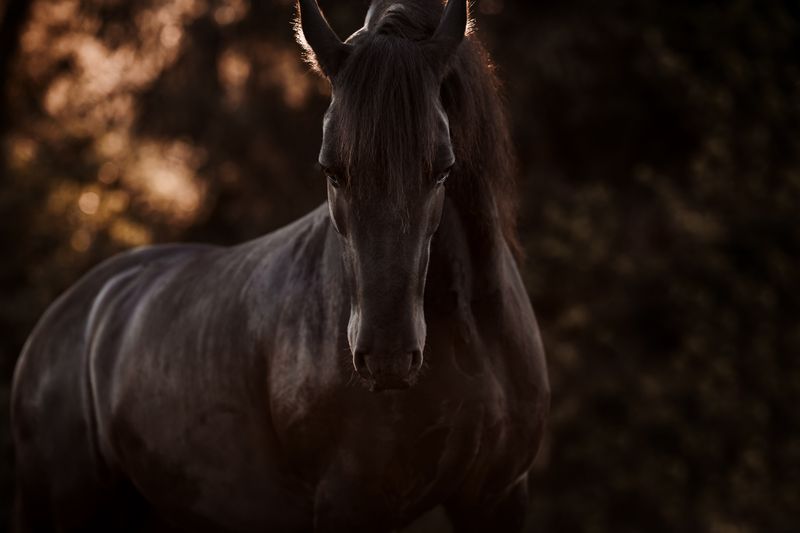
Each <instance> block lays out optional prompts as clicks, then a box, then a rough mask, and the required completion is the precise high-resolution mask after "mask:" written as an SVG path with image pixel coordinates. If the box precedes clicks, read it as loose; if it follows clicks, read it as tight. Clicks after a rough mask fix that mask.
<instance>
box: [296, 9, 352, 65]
mask: <svg viewBox="0 0 800 533" xmlns="http://www.w3.org/2000/svg"><path fill="white" fill-rule="evenodd" d="M297 4H298V9H297V19H296V20H295V24H294V30H295V37H296V39H297V42H298V43H300V46H302V47H303V50H305V52H306V60H307V61H308V62H309V63H310V64H311V65H312V66H313V67H314V68H315V69H317V70H318V71H320V72H322V74H324V75H325V76H327V77H328V79H333V77H334V76H336V73H337V72H339V69H340V68H341V67H342V64H343V63H344V61H345V59H347V56H348V55H349V54H350V46H349V45H347V44H345V43H343V42H342V40H341V39H339V36H338V35H336V32H334V31H333V29H331V27H330V25H329V24H328V21H327V20H325V16H324V15H323V14H322V11H320V9H319V5H318V4H317V0H299V1H298V3H297Z"/></svg>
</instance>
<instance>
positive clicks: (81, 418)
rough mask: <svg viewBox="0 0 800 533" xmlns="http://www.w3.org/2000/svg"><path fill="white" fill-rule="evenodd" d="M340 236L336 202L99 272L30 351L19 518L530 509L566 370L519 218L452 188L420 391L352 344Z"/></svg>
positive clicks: (364, 518) (181, 524)
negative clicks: (384, 376) (552, 374)
mask: <svg viewBox="0 0 800 533" xmlns="http://www.w3.org/2000/svg"><path fill="white" fill-rule="evenodd" d="M342 254H343V251H342V244H341V241H340V239H339V236H338V235H337V233H336V231H335V227H334V225H333V224H332V223H331V218H330V216H329V210H328V208H327V207H325V206H322V207H320V208H319V209H317V210H315V211H313V212H312V213H310V214H309V215H307V216H306V217H304V218H302V219H300V220H298V221H297V222H295V223H293V224H292V225H290V226H288V227H286V228H283V229H281V230H279V231H277V232H275V233H272V234H269V235H267V236H265V237H262V238H260V239H257V240H255V241H252V242H249V243H245V244H243V245H240V246H236V247H232V248H220V247H211V246H196V245H173V246H156V247H150V248H144V249H139V250H135V251H132V252H129V253H126V254H123V255H120V256H117V257H115V258H112V259H110V260H109V261H107V262H105V263H103V264H102V265H100V266H99V267H97V268H96V269H94V270H93V271H92V272H90V273H89V274H88V275H87V276H85V277H84V278H83V279H82V280H81V281H80V282H79V283H77V284H76V285H75V286H74V287H73V288H72V289H70V290H69V291H68V292H67V293H66V294H65V295H63V296H62V297H61V298H60V299H59V300H58V301H57V302H56V303H55V304H53V306H52V307H51V308H50V310H49V311H48V312H47V313H46V314H45V316H44V317H43V318H42V320H41V321H40V323H39V324H38V325H37V327H36V329H35V331H34V332H33V334H32V335H31V337H30V339H29V341H28V343H27V344H26V347H25V349H24V351H23V354H22V356H21V359H20V362H19V364H18V367H17V371H16V375H15V382H14V393H13V406H12V416H13V424H14V437H15V444H16V450H17V465H18V479H19V493H18V509H17V515H18V516H17V519H18V527H19V529H20V531H55V530H57V531H84V530H86V531H88V530H95V531H111V530H124V529H128V530H137V531H139V530H173V529H176V530H186V531H237V532H239V531H241V532H249V531H253V532H255V531H309V530H312V529H315V530H328V531H360V530H363V531H389V530H392V529H395V528H398V527H402V526H403V525H404V524H407V523H409V522H410V521H412V520H413V519H414V518H416V517H417V516H419V515H421V514H422V513H424V512H425V511H427V510H429V509H431V508H433V507H434V506H437V505H440V504H443V505H444V506H445V508H446V510H447V511H448V513H449V514H450V516H451V518H452V519H453V522H454V524H455V525H456V526H457V528H458V529H460V530H471V529H474V530H484V529H491V530H504V529H505V530H513V529H518V528H519V527H521V521H522V520H523V519H524V509H525V503H526V502H527V487H526V480H527V472H528V470H529V469H530V467H531V464H532V462H533V459H534V457H535V454H536V451H537V448H538V445H539V442H540V440H541V436H542V431H543V425H544V420H545V417H546V412H547V408H548V403H549V396H548V394H549V391H548V384H547V375H546V368H545V362H544V353H543V350H542V346H541V341H540V338H539V332H538V329H537V327H536V322H535V318H534V315H533V311H532V309H531V307H530V304H529V301H528V298H527V295H526V292H525V288H524V286H523V284H522V281H521V279H520V276H519V274H518V271H517V268H516V264H515V260H514V257H513V256H512V253H511V252H510V250H509V247H508V246H507V245H506V244H505V240H504V238H503V234H502V230H501V228H500V227H499V226H495V227H482V228H481V230H480V231H478V230H476V227H475V224H474V223H473V221H472V219H471V217H470V216H469V214H468V213H465V212H464V209H463V208H460V207H459V205H458V203H457V202H456V201H451V200H447V201H445V203H444V208H443V214H442V217H441V223H440V225H439V227H438V231H437V232H436V235H435V237H434V238H433V241H432V244H431V245H430V261H429V267H428V271H427V283H426V285H425V289H424V302H425V303H424V307H425V308H424V311H425V321H426V324H427V341H426V343H425V348H424V357H425V368H424V369H423V371H422V373H421V376H420V377H419V378H418V380H417V383H416V385H415V386H414V387H413V388H411V389H409V390H406V391H401V392H387V393H381V394H376V393H373V392H370V390H368V389H367V388H365V387H363V386H362V385H361V384H360V383H359V382H358V375H357V374H356V373H355V372H354V371H353V367H352V366H351V365H350V359H349V353H350V351H349V349H348V337H347V335H348V332H347V330H348V319H349V318H350V317H351V294H350V292H348V289H347V287H348V285H349V282H348V279H347V272H346V269H345V268H343V263H342Z"/></svg>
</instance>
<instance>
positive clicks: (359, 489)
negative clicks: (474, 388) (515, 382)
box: [284, 393, 532, 514]
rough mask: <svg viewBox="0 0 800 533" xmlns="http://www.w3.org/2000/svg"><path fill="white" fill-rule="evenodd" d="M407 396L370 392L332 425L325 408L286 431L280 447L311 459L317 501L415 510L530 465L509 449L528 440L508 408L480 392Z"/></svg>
mask: <svg viewBox="0 0 800 533" xmlns="http://www.w3.org/2000/svg"><path fill="white" fill-rule="evenodd" d="M412 394H413V393H412ZM409 397H410V395H409V394H408V393H398V394H393V395H388V397H378V396H375V395H369V396H368V397H367V398H368V399H369V400H370V401H369V402H366V401H363V402H361V403H360V406H359V407H360V409H359V410H350V411H348V414H347V415H343V416H339V417H338V418H336V419H335V421H336V424H335V427H334V426H331V425H330V422H329V421H330V420H331V418H330V417H329V416H328V415H326V414H324V412H322V413H320V418H319V419H316V418H315V417H314V416H311V417H310V418H309V419H308V420H306V423H307V427H301V426H303V425H302V424H301V425H299V426H298V427H295V428H292V429H291V430H290V431H289V432H288V433H287V444H288V446H286V447H285V448H284V449H290V450H293V451H292V452H291V453H292V455H293V456H294V458H293V462H294V463H295V464H297V465H301V468H302V465H307V464H313V463H316V468H315V472H314V473H310V474H311V476H310V477H315V479H314V480H313V481H312V483H314V484H315V486H317V487H318V489H317V493H316V494H315V497H316V498H323V499H328V500H332V501H334V502H339V503H341V504H342V505H351V504H352V502H353V501H361V502H366V501H371V502H372V504H371V505H372V506H373V508H377V509H383V512H385V513H403V514H406V513H408V514H413V513H414V512H416V511H418V510H421V509H423V510H424V509H425V508H427V507H430V506H432V505H436V504H439V503H441V502H442V501H444V500H446V499H448V498H449V497H450V496H451V495H453V494H455V493H457V492H459V491H461V490H463V487H464V486H466V485H471V484H474V483H479V484H482V483H484V482H486V483H489V484H491V485H496V484H499V485H503V484H510V483H512V482H513V481H514V480H515V479H516V478H517V477H518V476H519V475H520V473H521V472H522V471H523V468H524V466H525V467H526V466H527V461H526V460H525V459H523V458H522V457H516V458H515V457H512V456H511V454H512V452H514V451H516V450H520V449H524V448H529V449H531V448H532V446H531V444H532V443H530V442H524V440H525V439H526V437H525V435H524V434H522V433H520V432H519V431H518V430H517V425H516V424H514V423H512V416H511V415H512V414H513V413H511V412H510V411H508V410H507V409H505V408H504V407H505V406H503V405H501V404H499V403H497V402H492V401H490V400H487V398H486V397H483V396H476V397H473V398H463V397H462V398H458V399H456V398H453V399H448V400H439V401H438V402H436V401H420V402H419V403H417V402H414V401H411V402H409V401H408V399H409ZM323 426H324V427H327V428H328V429H329V432H328V433H327V436H326V438H323V439H320V435H319V433H317V430H316V429H315V428H319V427H323ZM320 458H323V459H322V461H321V462H320ZM315 474H316V475H315ZM376 499H377V500H376Z"/></svg>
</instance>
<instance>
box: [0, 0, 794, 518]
mask: <svg viewBox="0 0 800 533" xmlns="http://www.w3.org/2000/svg"><path fill="white" fill-rule="evenodd" d="M320 3H321V4H322V6H323V8H324V9H325V10H326V13H327V14H328V16H329V18H330V19H331V20H332V22H333V24H334V26H335V27H336V28H337V29H338V30H339V32H340V33H341V34H342V35H344V34H346V33H347V32H348V31H354V30H355V29H357V28H358V27H359V26H360V21H361V20H363V16H364V12H365V10H366V3H365V2H363V1H352V2H333V1H332V0H323V1H321V2H320ZM291 4H292V2H291V1H289V0H282V1H274V2H255V1H249V2H248V1H247V0H174V1H160V0H146V1H143V2H124V1H122V0H82V1H79V0H31V1H28V0H7V1H6V2H0V17H2V18H0V76H2V80H3V82H2V87H1V88H0V96H2V102H0V104H2V105H0V107H1V108H2V109H1V110H0V135H2V139H1V142H2V151H0V178H2V181H0V188H1V189H0V191H1V192H0V238H2V244H3V248H4V250H5V251H6V252H5V257H4V260H3V261H2V262H1V263H0V285H1V286H2V299H0V334H2V336H0V412H2V413H3V414H2V417H1V418H0V446H2V461H3V464H2V467H0V513H1V514H0V521H3V522H4V521H5V517H6V516H7V515H8V512H9V508H10V501H11V495H12V492H13V488H12V468H11V467H12V450H11V446H10V437H9V435H8V429H7V428H8V425H7V423H6V419H7V412H8V409H7V403H8V394H9V383H10V377H11V373H12V370H13V365H14V362H15V360H16V357H17V355H18V353H19V351H20V349H21V347H22V344H23V343H24V340H25V338H26V336H27V335H28V333H29V332H30V330H31V328H32V327H33V325H34V323H35V322H36V320H37V318H38V317H39V316H40V315H41V313H42V312H43V311H44V309H45V308H46V306H47V305H48V304H49V303H50V302H51V301H52V300H53V299H54V298H55V297H56V296H57V295H58V294H59V293H60V292H61V291H63V290H64V289H66V288H67V287H68V286H69V285H70V284H72V283H73V282H74V281H75V280H76V279H77V278H78V277H79V276H80V275H81V274H82V273H83V272H85V271H86V270H88V269H89V268H90V267H92V266H93V265H95V264H97V263H98V262H99V261H101V260H102V259H104V258H106V257H108V256H110V255H112V254H114V253H116V252H119V251H121V250H124V249H126V248H128V247H130V246H135V245H139V244H145V243H153V242H163V241H172V240H201V241H211V242H216V243H222V244H232V243H236V242H240V241H242V240H245V239H249V238H253V237H256V236H258V235H260V234H263V233H265V232H267V231H270V230H272V229H274V228H276V227H278V226H280V225H282V224H284V223H286V222H288V221H290V220H292V219H293V218H296V217H298V216H300V215H301V214H303V213H304V212H305V211H307V210H309V209H311V208H312V207H314V206H315V205H317V204H318V203H319V202H320V201H322V199H323V194H324V187H323V182H322V179H321V178H320V177H319V175H318V174H317V173H316V172H315V171H314V164H315V161H316V151H317V149H318V146H319V139H320V123H321V117H322V113H323V111H324V109H325V106H326V98H327V93H328V89H327V87H326V85H325V83H324V82H322V81H320V80H318V79H316V78H315V77H314V76H313V75H312V74H311V73H309V72H308V71H307V68H306V67H305V66H304V65H303V64H302V62H301V61H300V54H299V49H298V47H297V46H296V45H295V44H294V43H293V40H292V36H291V28H290V24H289V21H290V17H291V13H292V7H291ZM475 7H476V9H475V12H476V15H477V18H478V23H479V34H480V36H481V37H482V38H483V39H484V41H485V42H486V43H487V45H488V47H489V49H490V50H491V51H492V52H493V55H494V58H495V60H496V63H497V65H498V69H499V71H500V73H501V77H502V78H503V79H504V80H505V82H506V87H505V90H506V94H507V98H508V102H509V108H510V112H511V117H512V121H513V126H514V136H515V140H516V146H517V148H518V150H519V156H520V169H521V173H520V184H521V192H522V193H523V194H522V200H523V209H522V217H521V220H520V230H521V236H522V241H523V243H524V245H525V248H526V251H527V256H528V257H527V261H526V263H525V264H524V272H523V273H524V277H525V280H526V283H527V286H528V288H529V290H530V294H531V298H532V300H533V303H534V306H535V308H536V309H537V313H538V315H539V318H540V322H541V326H542V329H543V332H544V337H545V345H546V348H547V350H548V356H549V364H550V370H551V379H552V385H553V391H554V398H553V412H552V422H551V428H550V434H549V436H548V440H547V442H546V445H545V448H544V449H543V451H542V453H541V454H540V457H539V459H538V462H537V466H536V476H535V479H534V485H533V489H534V491H533V498H534V507H533V513H532V516H531V520H530V524H531V531H553V532H562V531H580V532H595V531H597V532H600V531H615V532H625V531H631V532H633V531H652V532H657V531H669V532H672V531H708V532H720V533H722V532H782V531H793V530H796V528H797V527H798V526H797V524H798V523H800V484H798V480H800V410H798V409H797V402H798V400H800V324H798V321H799V320H800V305H799V304H798V294H800V268H798V260H800V224H799V222H800V216H798V215H799V214H800V213H799V212H798V207H799V206H800V155H799V154H800V62H799V61H798V58H800V28H798V25H799V24H800V4H798V3H797V2H795V1H790V0H789V1H785V2H757V1H755V0H732V1H728V2H689V1H686V0H683V1H673V2H665V1H655V0H639V1H633V0H614V1H611V2H602V3H600V2H590V1H588V0H586V1H570V2H546V1H542V2H511V1H510V0H505V1H504V0H478V1H477V2H476V6H475Z"/></svg>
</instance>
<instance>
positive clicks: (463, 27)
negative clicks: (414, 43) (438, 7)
mask: <svg viewBox="0 0 800 533" xmlns="http://www.w3.org/2000/svg"><path fill="white" fill-rule="evenodd" d="M468 23H469V1H468V0H449V1H448V2H447V6H445V8H444V14H443V15H442V20H441V21H440V22H439V27H438V28H436V32H435V33H434V34H433V37H432V38H431V40H430V41H429V43H428V49H429V51H430V52H429V53H430V55H431V58H432V60H433V62H434V67H435V68H436V69H437V70H438V71H439V72H440V73H441V74H444V72H445V70H446V68H447V65H448V63H449V62H450V58H451V57H453V55H454V54H455V53H456V50H457V49H458V46H459V45H460V44H461V41H463V40H464V36H465V35H466V33H467V25H468Z"/></svg>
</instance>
